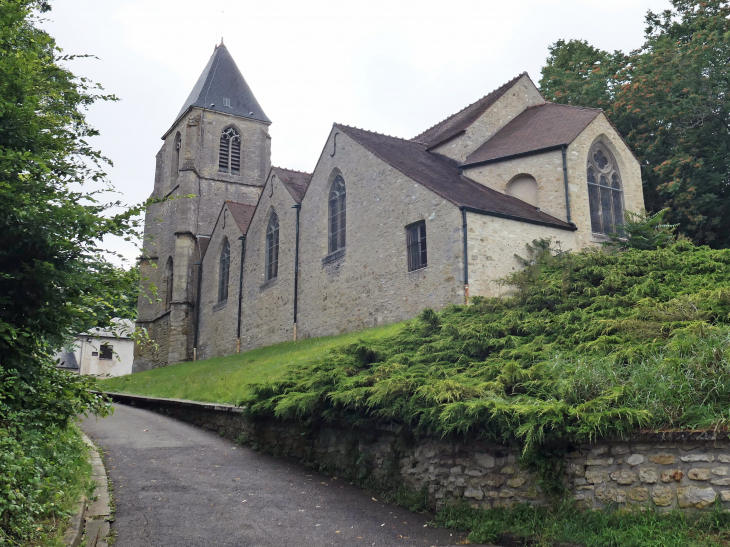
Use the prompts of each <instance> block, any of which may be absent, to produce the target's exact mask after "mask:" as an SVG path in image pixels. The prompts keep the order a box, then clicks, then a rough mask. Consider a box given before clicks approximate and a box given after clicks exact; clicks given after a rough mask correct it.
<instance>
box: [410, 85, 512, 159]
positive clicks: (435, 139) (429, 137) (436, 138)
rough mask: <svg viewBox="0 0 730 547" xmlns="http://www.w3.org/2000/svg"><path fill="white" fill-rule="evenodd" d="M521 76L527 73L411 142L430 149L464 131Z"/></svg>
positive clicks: (417, 136)
mask: <svg viewBox="0 0 730 547" xmlns="http://www.w3.org/2000/svg"><path fill="white" fill-rule="evenodd" d="M523 76H527V72H523V73H522V74H520V75H519V76H517V77H515V78H512V79H511V80H510V81H509V82H507V83H506V84H504V85H502V86H500V87H498V88H497V89H495V90H494V91H492V92H491V93H489V94H488V95H485V96H484V97H482V98H481V99H479V100H478V101H476V102H474V103H472V104H470V105H469V106H467V107H466V108H464V109H462V110H460V111H459V112H457V113H456V114H452V115H451V116H449V117H448V118H446V119H445V120H443V121H441V122H439V123H437V124H436V125H434V126H433V127H431V128H429V129H426V131H424V132H423V133H421V134H420V135H416V136H415V137H413V139H411V140H413V141H416V142H420V143H423V144H425V145H426V146H427V147H429V148H430V147H432V146H435V145H437V144H439V143H441V142H443V141H445V140H448V139H450V138H451V137H454V136H456V134H457V133H460V132H462V131H465V130H466V128H467V127H469V126H470V125H471V124H473V123H474V122H475V121H476V120H477V119H478V118H479V116H481V115H482V114H484V113H485V112H486V111H487V109H488V108H489V107H490V106H492V105H493V104H494V103H496V102H497V100H498V99H499V98H500V97H501V96H502V95H504V94H505V93H506V92H507V90H508V89H509V88H510V87H512V86H513V85H514V84H515V83H516V82H517V80H519V79H520V78H522V77H523Z"/></svg>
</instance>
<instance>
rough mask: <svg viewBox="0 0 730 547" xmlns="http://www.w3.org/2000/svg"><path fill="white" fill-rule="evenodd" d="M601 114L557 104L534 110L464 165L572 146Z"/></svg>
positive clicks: (498, 133)
mask: <svg viewBox="0 0 730 547" xmlns="http://www.w3.org/2000/svg"><path fill="white" fill-rule="evenodd" d="M600 113H601V110H600V109H595V108H580V107H576V106H568V105H563V104H555V103H545V104H541V105H536V106H531V107H529V108H527V109H526V110H525V111H524V112H522V113H521V114H520V115H519V116H517V117H516V118H514V119H513V120H512V121H510V122H509V123H508V124H507V125H505V126H504V127H503V128H502V129H500V130H499V131H497V133H495V134H494V135H493V136H492V138H490V139H489V140H488V141H487V142H485V143H484V144H482V145H481V146H480V147H479V148H477V149H476V150H475V151H474V152H472V153H471V154H470V155H469V156H468V157H467V158H466V160H465V161H464V164H463V165H469V164H474V163H480V162H487V161H491V160H497V159H500V158H505V157H508V156H515V155H519V154H527V153H530V152H535V151H538V150H543V149H546V148H556V147H559V146H562V145H567V144H570V143H571V142H573V140H574V139H575V138H576V137H577V136H578V135H580V133H581V132H582V131H583V130H584V129H585V128H586V127H587V126H588V124H589V123H591V122H592V121H593V120H594V119H595V118H596V116H598V115H599V114H600Z"/></svg>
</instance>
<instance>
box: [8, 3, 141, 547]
mask: <svg viewBox="0 0 730 547" xmlns="http://www.w3.org/2000/svg"><path fill="white" fill-rule="evenodd" d="M49 9H50V6H49V3H48V2H47V1H43V0H0V492H1V493H0V544H10V545H20V544H26V541H27V540H28V539H29V538H30V537H31V536H33V535H37V534H36V530H38V529H39V528H41V527H39V526H36V525H34V524H33V523H34V522H37V521H38V519H43V518H47V517H50V516H57V515H58V514H59V511H60V509H59V508H58V505H57V503H56V501H57V500H56V496H57V493H58V492H59V491H60V490H65V488H66V486H67V485H68V482H64V481H66V479H64V478H63V477H62V474H63V471H62V469H60V468H59V467H58V465H56V464H55V463H54V461H55V462H57V461H58V458H59V457H60V456H59V455H60V454H61V453H62V452H64V450H62V447H60V446H59V445H58V440H59V439H64V438H68V436H69V435H70V433H69V431H70V430H69V429H68V427H67V424H68V421H69V419H70V418H71V417H73V416H75V415H77V414H78V413H84V412H98V413H102V414H103V413H105V412H107V406H106V403H105V401H104V400H103V399H102V398H100V397H98V396H96V395H93V394H92V393H91V392H90V391H89V387H91V385H92V384H91V383H90V381H89V380H88V379H86V378H85V377H79V376H73V375H70V374H68V373H66V372H63V371H59V370H57V369H56V368H55V363H54V360H53V358H52V354H53V350H54V349H55V348H57V347H59V346H61V345H62V344H63V342H65V341H66V340H68V339H69V338H70V337H72V336H73V335H75V334H76V333H79V332H84V331H87V330H89V329H92V328H94V327H109V326H110V325H111V320H112V319H113V318H114V317H116V316H122V317H132V316H133V315H132V314H133V310H132V306H133V305H132V303H131V300H132V299H133V298H134V295H135V291H136V288H135V287H134V286H135V284H136V282H137V279H138V276H139V273H138V272H137V271H136V270H129V271H126V270H122V269H120V268H118V267H116V266H114V264H112V263H111V262H109V260H107V258H105V257H106V253H105V251H104V249H103V247H102V246H101V241H102V238H103V237H105V236H121V237H125V238H133V237H135V235H136V221H135V220H134V218H135V217H136V215H138V214H139V213H140V212H141V207H136V208H131V209H126V210H124V212H122V213H120V214H112V211H111V209H112V208H115V207H118V206H120V205H121V204H120V203H119V202H118V201H111V202H107V201H105V200H106V192H109V191H111V190H112V188H111V185H110V184H109V182H108V180H107V178H106V175H105V173H104V171H103V166H104V164H105V163H106V162H107V160H106V158H104V157H103V156H102V155H101V154H100V153H99V152H98V151H97V150H95V149H93V148H92V147H91V146H90V144H89V142H88V139H89V137H93V136H94V135H96V134H97V132H96V130H94V129H93V128H92V127H90V126H89V124H88V123H87V122H86V119H85V109H86V108H88V107H89V106H90V105H91V104H93V103H94V102H95V101H97V100H105V101H106V100H114V97H112V96H108V95H104V94H103V92H102V90H101V88H100V87H99V86H98V85H95V84H93V83H92V82H90V81H89V80H87V79H86V78H83V77H77V76H75V75H74V74H73V73H72V72H71V71H70V70H69V69H68V68H66V67H65V66H64V65H67V64H69V63H70V62H71V61H73V60H74V58H75V57H74V56H72V55H63V54H62V51H61V50H60V49H59V48H58V47H57V45H56V43H55V42H54V40H53V38H52V37H51V36H49V35H48V34H47V33H46V32H44V31H43V30H41V29H40V28H39V27H38V22H39V18H40V17H41V16H42V15H41V14H42V13H44V12H46V11H48V10H49ZM81 57H85V56H81ZM72 436H73V435H72ZM69 446H70V445H69ZM64 453H65V456H64V457H66V458H73V454H77V455H78V452H73V451H71V452H69V451H68V450H66V451H65V452H64Z"/></svg>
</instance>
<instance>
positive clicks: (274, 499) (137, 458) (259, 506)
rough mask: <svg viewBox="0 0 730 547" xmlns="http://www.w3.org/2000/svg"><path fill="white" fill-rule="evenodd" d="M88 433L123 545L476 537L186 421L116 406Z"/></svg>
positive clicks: (256, 546) (401, 542)
mask: <svg viewBox="0 0 730 547" xmlns="http://www.w3.org/2000/svg"><path fill="white" fill-rule="evenodd" d="M81 427H82V429H83V430H84V431H85V432H86V433H87V434H88V435H89V436H90V437H91V438H92V439H93V440H94V441H95V442H96V443H97V445H99V447H100V448H101V449H102V451H103V454H104V460H105V464H106V466H107V473H108V474H109V478H110V480H111V481H112V483H113V484H112V490H113V493H114V498H115V502H116V515H115V518H116V520H115V521H114V522H113V523H112V530H114V531H116V534H117V539H116V543H115V547H188V546H190V547H203V546H206V547H207V546H213V545H220V546H224V545H230V546H236V547H279V546H292V547H299V546H301V547H309V546H317V547H319V546H323V545H338V546H351V545H352V546H360V545H362V546H373V545H376V546H383V547H385V546H399V547H403V546H419V547H423V546H432V545H439V546H442V545H458V544H463V542H464V540H465V539H466V534H464V533H459V532H456V531H454V530H444V529H434V528H430V527H425V525H426V522H427V521H428V520H429V517H428V516H427V515H422V514H416V513H411V512H410V511H407V510H405V509H402V508H399V507H394V506H392V505H387V504H384V503H382V502H380V501H378V500H377V499H374V498H373V497H371V496H370V495H369V494H367V493H366V492H364V491H362V490H360V489H358V488H356V487H354V486H352V485H350V484H349V483H348V482H347V481H345V480H343V479H341V478H337V477H326V476H323V475H319V474H317V473H313V472H311V471H308V470H306V469H305V468H304V467H302V466H299V465H296V464H292V463H290V462H288V461H286V460H282V459H277V458H273V457H270V456H267V455H263V454H258V453H256V452H254V451H252V450H251V449H249V448H247V447H244V446H238V445H236V444H234V443H233V442H231V441H229V440H227V439H225V438H223V437H220V436H218V435H216V434H215V433H212V432H209V431H205V430H202V429H199V428H196V427H194V426H191V425H189V424H186V423H184V422H180V421H178V420H175V419H172V418H168V417H165V416H162V415H160V414H156V413H153V412H150V411H147V410H141V409H138V408H134V407H129V406H125V405H116V408H115V411H114V414H113V415H112V416H110V417H108V418H103V419H96V418H89V419H86V420H84V421H83V422H82V425H81Z"/></svg>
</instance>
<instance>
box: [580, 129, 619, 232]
mask: <svg viewBox="0 0 730 547" xmlns="http://www.w3.org/2000/svg"><path fill="white" fill-rule="evenodd" d="M586 178H587V182H588V203H589V206H590V212H591V231H593V232H594V233H596V234H610V233H612V232H616V231H619V232H620V231H621V225H622V224H623V223H624V197H623V186H622V184H621V174H620V172H619V169H618V165H617V163H616V160H615V158H614V157H613V154H611V152H610V151H609V150H608V148H607V147H606V146H605V145H604V144H603V143H602V142H601V141H598V142H597V143H596V144H594V145H593V146H592V147H591V151H590V153H589V154H588V164H587V168H586Z"/></svg>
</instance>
